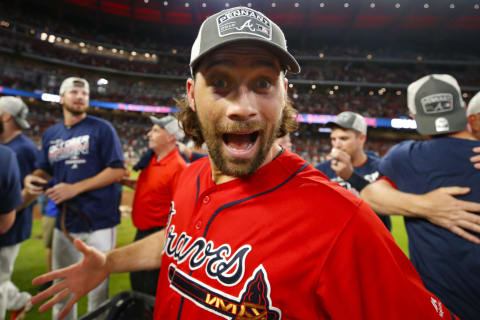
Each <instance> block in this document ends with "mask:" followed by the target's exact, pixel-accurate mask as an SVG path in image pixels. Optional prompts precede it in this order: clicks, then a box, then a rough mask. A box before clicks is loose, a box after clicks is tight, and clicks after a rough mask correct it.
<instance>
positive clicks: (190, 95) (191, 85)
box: [187, 78, 197, 112]
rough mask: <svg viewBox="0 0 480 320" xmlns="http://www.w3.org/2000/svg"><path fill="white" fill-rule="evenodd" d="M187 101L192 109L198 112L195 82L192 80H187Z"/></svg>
mask: <svg viewBox="0 0 480 320" xmlns="http://www.w3.org/2000/svg"><path fill="white" fill-rule="evenodd" d="M187 99H188V104H189V105H190V109H192V110H193V111H194V112H196V111H197V110H196V109H197V108H196V106H195V80H193V79H192V78H188V79H187Z"/></svg>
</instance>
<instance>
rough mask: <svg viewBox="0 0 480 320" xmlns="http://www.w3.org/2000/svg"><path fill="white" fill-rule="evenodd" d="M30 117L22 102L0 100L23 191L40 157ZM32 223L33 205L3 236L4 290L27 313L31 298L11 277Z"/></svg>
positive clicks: (1, 134) (3, 133)
mask: <svg viewBox="0 0 480 320" xmlns="http://www.w3.org/2000/svg"><path fill="white" fill-rule="evenodd" d="M27 117H28V106H27V105H26V104H25V103H24V102H23V100H22V99H20V98H17V97H12V96H3V97H0V142H1V143H2V144H3V145H5V146H6V147H8V148H10V149H11V150H12V151H13V152H15V154H16V157H17V161H18V166H19V168H20V179H21V183H22V188H23V179H24V178H25V177H26V176H27V175H28V174H30V173H32V172H33V170H34V169H35V161H36V158H37V155H38V149H37V147H36V146H35V144H34V143H33V141H32V140H30V138H28V137H27V136H25V135H24V134H23V132H22V130H26V129H29V128H30V124H29V123H28V121H27ZM32 223H33V204H29V205H28V206H24V207H21V208H20V207H19V208H17V214H16V217H15V223H14V224H13V226H12V227H11V228H10V229H9V230H8V231H7V232H6V233H4V234H2V235H0V256H1V257H2V268H1V271H0V278H2V279H3V280H4V281H7V282H8V285H4V286H2V288H3V289H4V290H7V291H8V296H9V298H8V299H9V300H11V301H16V305H17V306H19V308H17V309H24V308H25V307H26V306H27V302H28V301H29V299H30V294H29V293H28V292H20V290H19V289H18V288H17V286H16V285H15V284H14V283H13V282H11V276H12V273H13V267H14V265H15V260H16V259H17V256H18V252H19V251H20V245H21V243H22V242H23V241H25V240H27V239H28V238H30V236H31V233H32ZM4 294H6V293H4ZM17 311H18V310H17ZM20 312H21V311H20Z"/></svg>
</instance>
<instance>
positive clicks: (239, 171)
mask: <svg viewBox="0 0 480 320" xmlns="http://www.w3.org/2000/svg"><path fill="white" fill-rule="evenodd" d="M199 123H200V127H201V130H202V135H203V138H204V139H205V143H206V144H207V147H208V153H209V155H210V158H211V159H212V160H213V163H214V164H215V166H216V167H217V168H218V169H219V170H220V171H221V172H222V173H223V174H225V175H228V176H233V177H246V176H249V175H252V174H253V173H255V172H256V171H257V170H258V168H260V166H261V165H262V164H263V162H264V161H265V159H266V157H267V155H268V152H269V151H270V149H271V147H272V144H273V142H274V141H275V139H276V137H277V135H278V131H279V128H280V123H278V124H277V125H276V126H275V127H273V128H271V129H270V131H267V128H266V126H265V125H264V124H263V123H260V122H258V121H255V122H246V121H235V122H233V123H231V124H228V125H226V124H221V123H217V124H216V125H215V127H212V126H204V125H203V124H202V123H201V122H200V121H199ZM247 130H259V133H258V134H259V136H258V141H257V142H256V143H257V144H258V145H257V151H256V152H255V154H254V155H253V157H251V158H249V159H242V158H230V157H227V156H226V155H225V151H224V150H223V144H224V141H223V133H225V132H235V131H237V132H238V131H247Z"/></svg>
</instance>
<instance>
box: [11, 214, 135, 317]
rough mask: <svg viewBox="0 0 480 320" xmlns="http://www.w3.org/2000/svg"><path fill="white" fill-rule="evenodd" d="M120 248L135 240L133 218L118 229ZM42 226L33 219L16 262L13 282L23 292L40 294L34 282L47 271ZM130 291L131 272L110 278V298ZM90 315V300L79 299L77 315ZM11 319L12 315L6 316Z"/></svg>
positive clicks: (33, 313) (36, 314)
mask: <svg viewBox="0 0 480 320" xmlns="http://www.w3.org/2000/svg"><path fill="white" fill-rule="evenodd" d="M117 232H118V233H117V246H119V247H121V246H124V245H126V244H129V243H131V242H132V241H133V238H134V237H135V228H134V227H133V224H132V222H131V219H130V218H122V223H121V224H120V225H119V226H118V229H117ZM41 234H42V225H41V220H39V219H37V220H34V223H33V230H32V237H31V238H30V239H29V240H27V241H25V242H24V243H22V246H21V248H20V253H19V255H18V258H17V261H16V262H15V271H14V273H13V276H12V280H13V282H14V283H15V284H16V285H17V287H19V288H20V290H22V291H28V292H30V293H31V294H32V295H34V294H36V293H37V292H38V289H37V287H35V286H33V285H32V279H33V278H34V277H36V276H38V275H41V274H42V273H45V272H46V271H47V268H46V262H45V259H46V258H45V249H44V247H43V242H42V239H41ZM125 290H130V280H129V278H128V273H120V274H114V275H112V276H111V277H110V295H111V296H113V295H115V294H117V293H119V292H122V291H125ZM86 312H87V299H86V298H85V297H84V298H82V299H80V302H79V306H78V314H79V315H82V314H84V313H86ZM51 318H52V317H51V312H50V311H47V312H44V313H39V312H38V310H37V308H34V309H33V310H32V311H30V312H29V313H28V315H27V317H26V319H28V320H40V319H42V320H43V319H45V320H46V319H51ZM7 319H10V315H7Z"/></svg>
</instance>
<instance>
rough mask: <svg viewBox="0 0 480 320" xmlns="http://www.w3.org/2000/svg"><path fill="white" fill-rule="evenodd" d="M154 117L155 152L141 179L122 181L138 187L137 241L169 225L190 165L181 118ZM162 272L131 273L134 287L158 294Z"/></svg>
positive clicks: (134, 214)
mask: <svg viewBox="0 0 480 320" xmlns="http://www.w3.org/2000/svg"><path fill="white" fill-rule="evenodd" d="M150 119H151V120H152V123H153V126H152V128H151V129H150V131H148V133H147V137H148V147H149V148H150V149H151V150H153V151H154V154H153V155H152V156H151V158H150V160H149V162H148V164H147V166H146V167H145V168H142V171H141V172H140V175H139V177H138V179H132V178H127V177H125V178H124V179H123V180H122V184H125V185H127V186H130V187H132V188H133V189H135V196H134V199H133V208H132V222H133V224H134V225H135V228H137V233H136V234H135V241H138V240H140V239H143V238H145V237H148V236H149V235H151V234H153V233H155V232H157V231H159V230H162V229H164V228H165V226H166V224H167V221H168V216H169V213H170V206H171V203H172V197H173V192H174V190H175V187H176V185H177V182H178V178H179V176H180V174H181V173H182V171H183V169H185V168H186V167H187V163H186V162H185V160H184V159H183V157H182V156H181V155H180V152H179V150H178V148H177V146H176V142H177V140H182V139H183V138H184V136H185V133H184V132H183V130H182V129H181V128H180V127H179V125H178V120H177V119H176V118H175V117H173V116H171V115H169V116H166V117H163V118H156V117H154V116H151V117H150ZM159 272H160V270H159V269H154V270H142V271H138V272H131V273H130V283H131V285H132V289H133V290H135V291H138V292H143V293H146V294H149V295H152V296H154V295H155V292H156V290H157V282H158V276H159Z"/></svg>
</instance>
